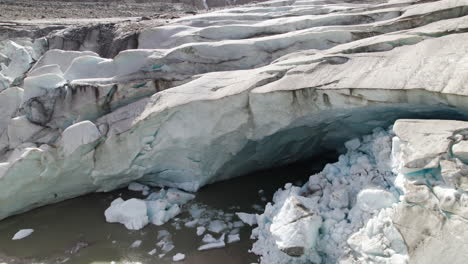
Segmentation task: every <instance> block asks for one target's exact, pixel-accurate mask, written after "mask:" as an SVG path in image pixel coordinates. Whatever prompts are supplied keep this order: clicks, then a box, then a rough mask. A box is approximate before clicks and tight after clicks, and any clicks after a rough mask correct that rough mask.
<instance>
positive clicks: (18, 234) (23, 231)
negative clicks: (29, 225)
mask: <svg viewBox="0 0 468 264" xmlns="http://www.w3.org/2000/svg"><path fill="white" fill-rule="evenodd" d="M33 232H34V229H21V230H20V231H18V232H16V234H15V235H14V236H13V238H12V240H20V239H23V238H25V237H27V236H30V235H31V234H32V233H33Z"/></svg>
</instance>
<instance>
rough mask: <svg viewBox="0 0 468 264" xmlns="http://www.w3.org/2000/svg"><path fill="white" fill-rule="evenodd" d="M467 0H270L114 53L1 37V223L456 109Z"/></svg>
mask: <svg viewBox="0 0 468 264" xmlns="http://www.w3.org/2000/svg"><path fill="white" fill-rule="evenodd" d="M467 6H468V1H466V0H444V1H433V2H432V1H431V2H427V1H409V0H408V1H389V2H384V1H382V2H379V3H375V2H372V3H370V2H359V3H357V2H354V3H348V1H334V2H327V1H325V2H324V1H314V0H310V1H294V0H288V1H282V0H280V1H269V2H263V3H259V4H256V5H251V6H246V7H238V8H234V9H228V10H220V11H217V12H213V13H209V14H202V15H196V16H190V17H186V18H181V19H178V20H174V21H173V22H171V23H168V24H167V25H164V26H162V27H158V28H146V29H144V30H142V32H141V33H140V35H139V36H138V38H139V41H138V43H139V47H138V49H135V50H126V51H123V52H121V53H119V54H118V55H117V56H115V57H114V58H112V59H105V58H101V57H99V56H98V55H97V54H96V53H94V52H91V51H62V50H48V51H47V52H46V53H45V54H44V55H43V56H42V57H40V58H39V57H38V56H39V55H40V53H42V51H40V50H41V49H40V48H34V47H35V43H37V46H38V47H41V45H39V44H40V43H41V41H40V40H35V41H30V43H32V44H30V43H29V42H28V43H26V42H16V44H18V45H13V44H12V43H10V42H8V43H9V44H8V43H7V44H6V45H3V44H2V45H3V46H1V47H0V52H1V53H2V54H3V55H2V56H1V58H0V60H2V62H1V63H3V65H5V66H2V73H1V76H2V77H1V78H0V79H1V81H0V82H1V83H2V84H1V85H2V87H5V88H2V89H3V90H2V91H0V107H1V111H0V203H1V204H2V206H1V207H0V219H3V218H5V217H7V216H10V215H12V214H16V213H20V212H24V211H26V210H29V209H31V208H34V207H38V206H41V205H45V204H49V203H54V202H58V201H62V200H64V199H68V198H71V197H75V196H79V195H82V194H85V193H89V192H94V191H109V190H113V189H115V188H119V187H123V186H127V185H128V184H129V183H130V182H132V181H135V180H139V181H141V182H144V183H147V184H152V185H165V186H167V187H176V188H181V189H184V190H187V191H196V190H198V189H199V188H200V187H202V186H203V185H205V184H209V183H212V182H215V181H219V180H223V179H227V178H231V177H235V176H239V175H243V174H246V173H248V172H252V171H254V170H257V169H262V168H268V167H272V166H273V165H280V164H286V163H291V162H294V161H297V160H300V159H304V158H307V157H310V156H311V155H313V154H317V153H318V152H320V151H322V149H321V146H327V147H329V148H336V147H338V146H341V145H342V143H343V142H345V141H347V140H349V139H351V138H353V137H355V136H357V135H362V134H366V133H369V132H370V131H372V129H373V128H375V127H379V126H380V127H386V126H388V125H390V124H391V123H392V122H393V121H394V120H396V119H397V118H399V117H401V116H408V115H418V116H426V117H427V116H432V115H433V114H434V112H437V111H439V113H442V114H446V115H447V114H452V115H453V116H456V114H459V112H458V111H457V110H454V109H452V108H450V107H459V108H460V109H465V108H466V105H467V103H466V96H465V95H466V94H467V92H466V89H465V88H464V87H465V86H464V83H465V78H464V76H465V71H464V70H463V69H464V65H465V64H466V59H465V57H466V56H465V55H466V54H465V53H466V50H467V49H468V44H467V43H468V41H467V39H468V34H466V33H464V32H466V30H467V29H468V20H467V16H466V15H467V14H468V13H467V8H466V7H467ZM2 43H3V42H2ZM447 43H449V44H450V45H448V44H447ZM28 47H30V48H28ZM36 50H37V52H33V51H36ZM15 54H16V55H15ZM27 54H29V55H28V56H29V57H28V56H27ZM36 59H37V62H34V61H35V60H36ZM31 64H34V65H32V66H31ZM29 67H31V68H30V69H29ZM452 73H453V74H452ZM17 86H19V87H17ZM435 107H437V109H435ZM428 109H429V110H431V111H427V110H428ZM376 117H377V118H376ZM356 124H359V125H356ZM343 131H346V133H345V132H343ZM124 202H125V201H124ZM148 221H149V220H148ZM137 226H138V225H137Z"/></svg>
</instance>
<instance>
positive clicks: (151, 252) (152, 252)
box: [148, 248, 157, 256]
mask: <svg viewBox="0 0 468 264" xmlns="http://www.w3.org/2000/svg"><path fill="white" fill-rule="evenodd" d="M156 253H157V250H156V249H155V248H153V249H152V250H151V251H149V252H148V255H151V256H153V255H154V254H156Z"/></svg>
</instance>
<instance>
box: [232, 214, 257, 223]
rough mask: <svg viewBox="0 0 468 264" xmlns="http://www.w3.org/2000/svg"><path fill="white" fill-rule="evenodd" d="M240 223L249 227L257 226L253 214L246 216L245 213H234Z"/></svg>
mask: <svg viewBox="0 0 468 264" xmlns="http://www.w3.org/2000/svg"><path fill="white" fill-rule="evenodd" d="M236 215H237V216H238V217H239V219H240V220H242V222H244V223H246V224H248V225H249V226H253V225H256V224H257V218H256V215H255V214H247V213H236Z"/></svg>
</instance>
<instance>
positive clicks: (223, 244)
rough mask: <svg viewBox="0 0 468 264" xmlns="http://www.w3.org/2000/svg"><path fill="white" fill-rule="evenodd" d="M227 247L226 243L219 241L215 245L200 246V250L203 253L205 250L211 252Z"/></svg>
mask: <svg viewBox="0 0 468 264" xmlns="http://www.w3.org/2000/svg"><path fill="white" fill-rule="evenodd" d="M225 246H226V243H224V241H218V242H214V243H210V244H206V245H203V246H200V247H199V248H198V250H199V251H203V250H209V249H215V248H223V247H225Z"/></svg>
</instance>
